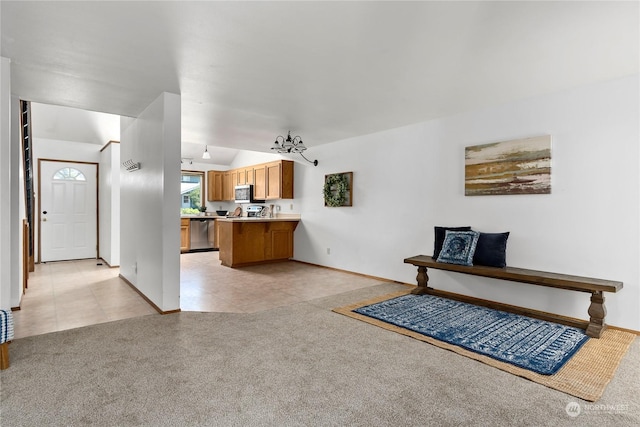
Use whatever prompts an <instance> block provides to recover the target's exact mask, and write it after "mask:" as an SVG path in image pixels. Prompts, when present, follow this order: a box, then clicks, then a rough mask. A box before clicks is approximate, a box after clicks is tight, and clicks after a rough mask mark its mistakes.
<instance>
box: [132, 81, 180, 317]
mask: <svg viewBox="0 0 640 427" xmlns="http://www.w3.org/2000/svg"><path fill="white" fill-rule="evenodd" d="M120 159H121V162H124V161H126V160H128V159H132V160H134V161H136V162H140V164H141V168H140V169H139V170H137V171H135V172H127V171H126V170H124V168H121V175H120V202H121V209H120V214H121V215H120V274H121V275H122V276H123V277H124V278H126V279H127V280H128V281H129V282H131V283H132V284H133V285H134V286H136V287H137V289H138V290H140V292H142V293H143V294H144V295H145V296H146V297H147V298H148V299H149V300H151V301H152V302H153V303H154V304H155V305H156V306H157V307H159V308H160V309H161V310H162V311H171V310H177V309H179V308H180V203H179V202H180V198H179V197H178V195H179V194H180V96H179V95H174V94H168V93H163V94H162V95H160V96H159V97H158V98H157V99H156V100H155V101H153V102H152V103H151V104H150V105H149V106H148V107H147V108H146V109H145V110H144V111H143V112H142V113H141V114H140V116H139V117H138V118H135V119H132V118H125V117H122V118H121V122H120Z"/></svg>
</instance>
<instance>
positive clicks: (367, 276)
mask: <svg viewBox="0 0 640 427" xmlns="http://www.w3.org/2000/svg"><path fill="white" fill-rule="evenodd" d="M291 261H293V262H299V263H300V264H306V265H311V266H313V267H319V268H326V269H327V270H333V271H339V272H340V273H347V274H353V275H354V276H360V277H366V278H367V279H373V280H380V281H383V282H391V283H396V284H398V285H404V286H407V287H411V288H415V286H416V285H410V284H408V283H404V282H398V281H397V280H391V279H387V278H385V277H378V276H371V275H370V274H363V273H356V272H355V271H349V270H343V269H341V268H335V267H328V266H326V265H320V264H314V263H312V262H307V261H299V260H297V259H292V260H291Z"/></svg>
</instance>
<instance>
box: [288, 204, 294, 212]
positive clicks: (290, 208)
mask: <svg viewBox="0 0 640 427" xmlns="http://www.w3.org/2000/svg"><path fill="white" fill-rule="evenodd" d="M289 210H290V211H292V210H293V203H291V204H290V205H289Z"/></svg>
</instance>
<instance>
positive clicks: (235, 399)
mask: <svg viewBox="0 0 640 427" xmlns="http://www.w3.org/2000/svg"><path fill="white" fill-rule="evenodd" d="M404 289H406V287H405V286H402V285H397V284H381V285H379V286H372V287H368V288H363V289H359V290H355V291H351V292H347V293H344V294H340V295H334V296H331V297H326V298H321V299H317V300H311V301H306V302H301V303H298V304H294V305H290V306H286V307H279V308H275V309H272V310H268V311H263V312H258V313H248V314H234V313H197V312H182V313H176V314H172V315H166V316H157V315H151V316H144V317H139V318H133V319H126V320H120V321H115V322H110V323H103V324H99V325H94V326H89V327H84V328H79V329H73V330H67V331H61V332H55V333H50V334H46V335H39V336H33V337H28V338H21V339H16V340H15V341H14V342H12V343H11V346H10V353H11V367H10V368H9V369H7V370H5V371H2V373H1V374H0V380H1V382H0V384H1V386H2V390H1V394H0V396H1V399H0V402H1V414H0V425H2V426H3V427H8V426H44V425H46V426H63V425H64V426H80V425H97V426H134V425H135V426H138V425H142V426H424V425H434V426H446V425H450V426H453V425H485V426H488V425H491V426H512V425H532V426H533V425H535V426H554V427H558V426H565V425H566V426H576V425H581V426H585V425H594V426H599V427H602V426H614V425H615V426H625V425H629V426H632V425H633V426H637V425H640V404H639V402H638V398H637V392H638V390H639V385H640V346H639V345H638V341H639V340H636V341H635V342H634V343H633V344H632V346H631V349H630V351H629V352H628V353H627V355H625V357H624V358H623V360H622V362H621V363H620V367H619V369H618V371H617V373H616V375H615V376H614V378H613V380H612V381H611V383H610V384H609V386H608V387H607V389H606V390H605V392H604V394H603V396H602V398H601V399H600V401H599V402H598V406H594V405H591V406H588V405H589V404H588V403H587V402H584V401H582V400H580V399H577V398H574V397H570V396H568V395H566V394H565V393H561V392H558V391H556V390H552V389H550V388H547V387H544V386H542V385H540V384H536V383H534V382H532V381H528V380H526V379H523V378H520V377H517V376H515V375H511V374H509V373H507V372H503V371H501V370H498V369H495V368H493V367H491V366H487V365H485V364H483V363H478V362H477V361H475V360H472V359H470V358H468V357H464V356H460V355H458V354H455V353H453V352H451V351H447V350H443V349H441V348H438V347H435V346H430V345H425V344H424V343H423V342H420V341H417V340H414V339H412V338H409V337H406V336H404V335H400V334H395V333H389V331H386V330H384V329H381V328H376V327H372V326H371V325H368V324H366V323H364V322H356V321H354V320H353V319H350V318H347V317H345V316H342V315H339V314H336V313H333V312H332V311H331V310H332V308H334V307H339V306H345V305H348V304H353V303H355V302H358V301H362V300H365V299H368V298H373V297H375V296H379V295H384V294H388V293H390V292H395V291H400V290H404ZM567 405H579V407H580V408H581V413H580V414H579V415H578V417H576V418H574V417H571V416H569V415H568V414H567V412H566V409H565V408H566V407H567ZM574 414H575V412H574Z"/></svg>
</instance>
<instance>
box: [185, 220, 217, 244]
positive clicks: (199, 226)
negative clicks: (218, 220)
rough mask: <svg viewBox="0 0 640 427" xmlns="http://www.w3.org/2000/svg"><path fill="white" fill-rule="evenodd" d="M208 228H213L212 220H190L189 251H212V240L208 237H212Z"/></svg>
mask: <svg viewBox="0 0 640 427" xmlns="http://www.w3.org/2000/svg"><path fill="white" fill-rule="evenodd" d="M209 227H212V228H213V220H210V219H204V218H191V224H190V229H191V250H192V251H202V250H213V239H210V238H209V236H213V233H212V231H213V230H211V231H210V230H209Z"/></svg>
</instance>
